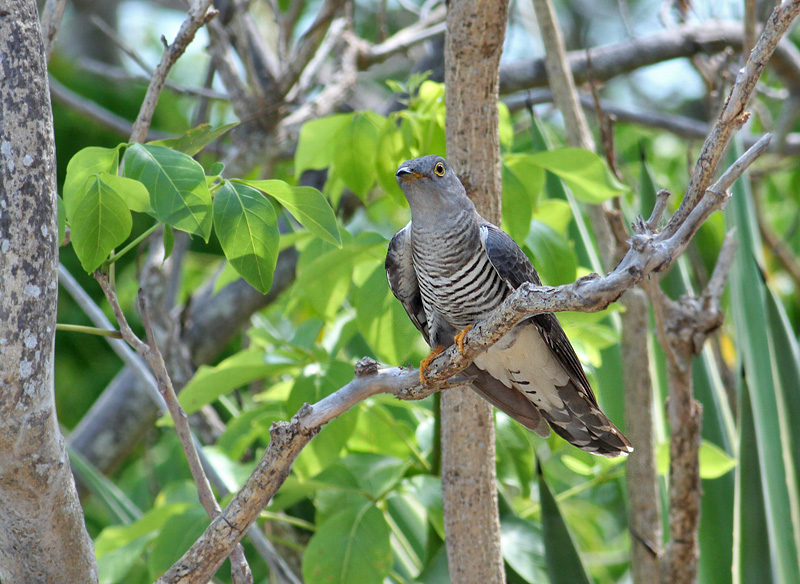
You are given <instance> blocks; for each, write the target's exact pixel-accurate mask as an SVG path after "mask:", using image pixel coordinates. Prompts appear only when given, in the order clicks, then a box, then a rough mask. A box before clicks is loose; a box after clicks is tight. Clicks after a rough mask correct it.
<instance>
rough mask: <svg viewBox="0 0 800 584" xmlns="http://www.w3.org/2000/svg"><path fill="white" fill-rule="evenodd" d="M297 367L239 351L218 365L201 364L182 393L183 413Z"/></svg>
mask: <svg viewBox="0 0 800 584" xmlns="http://www.w3.org/2000/svg"><path fill="white" fill-rule="evenodd" d="M296 366H297V365H296V364H295V363H293V362H285V363H280V362H279V363H267V362H266V361H265V360H264V353H263V352H262V351H254V350H244V351H240V352H238V353H236V354H235V355H232V356H230V357H228V358H227V359H225V360H223V361H222V362H221V363H220V364H219V365H215V366H209V365H201V366H200V368H199V369H198V370H197V373H195V375H194V377H192V379H191V380H190V381H189V383H187V384H186V387H184V388H183V391H181V393H180V396H179V401H180V402H181V405H182V406H183V409H184V410H186V413H187V414H191V413H194V412H196V411H197V410H199V409H200V408H202V407H203V406H204V405H206V404H210V403H211V402H213V401H214V400H216V399H218V398H219V397H220V396H222V395H225V394H226V393H229V392H231V391H233V390H234V389H236V388H237V387H242V386H243V385H247V384H248V383H252V382H253V381H255V380H257V379H262V378H264V377H267V376H268V375H278V374H280V373H283V372H285V371H288V370H291V369H292V368H294V367H296Z"/></svg>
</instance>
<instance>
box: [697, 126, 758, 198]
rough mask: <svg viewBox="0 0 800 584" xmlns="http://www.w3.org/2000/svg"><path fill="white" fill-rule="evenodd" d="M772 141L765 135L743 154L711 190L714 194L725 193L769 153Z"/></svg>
mask: <svg viewBox="0 0 800 584" xmlns="http://www.w3.org/2000/svg"><path fill="white" fill-rule="evenodd" d="M770 140H772V135H771V134H764V135H763V136H761V138H760V139H759V140H758V142H756V143H755V144H753V145H752V146H751V147H750V148H748V149H747V151H746V152H745V153H744V154H742V155H741V156H740V157H739V158H738V159H737V160H736V162H734V163H733V164H732V165H731V166H730V167H729V168H728V169H727V170H726V171H725V172H724V173H723V174H722V176H721V177H719V178H718V179H717V182H715V183H714V184H713V185H711V187H709V190H710V191H711V192H714V193H724V192H725V191H727V190H728V189H729V188H731V185H733V183H734V182H736V179H738V178H739V177H740V176H742V174H743V173H744V171H745V170H747V169H748V168H749V167H750V165H751V164H753V162H754V161H755V160H756V158H758V157H759V156H761V155H762V154H764V152H766V151H767V147H768V146H769V143H770Z"/></svg>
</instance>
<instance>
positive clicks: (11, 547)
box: [0, 0, 97, 584]
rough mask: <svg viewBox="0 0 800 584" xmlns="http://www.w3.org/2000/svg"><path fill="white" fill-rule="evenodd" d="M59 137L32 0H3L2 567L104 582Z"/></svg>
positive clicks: (23, 575)
mask: <svg viewBox="0 0 800 584" xmlns="http://www.w3.org/2000/svg"><path fill="white" fill-rule="evenodd" d="M55 174H56V171H55V146H54V142H53V122H52V113H51V109H50V92H49V90H48V85H47V67H46V65H45V56H44V47H43V44H42V36H41V31H40V28H39V19H38V14H37V10H36V2H35V1H34V0H25V1H16V2H13V1H10V0H0V579H2V581H3V582H4V583H5V584H13V583H17V582H20V583H22V582H26V583H27V582H81V583H85V582H86V583H88V582H96V581H97V567H96V564H95V558H94V552H93V549H92V542H91V539H89V535H88V534H87V532H86V529H85V527H84V523H83V512H82V510H81V507H80V503H79V501H78V495H77V493H76V491H75V484H74V482H73V480H72V473H71V472H70V466H69V460H68V459H67V454H66V450H65V448H64V440H63V438H62V436H61V433H60V431H59V429H58V422H57V420H56V412H55V402H54V396H53V346H54V340H55V324H56V298H57V293H58V281H57V268H58V241H57V239H58V229H57V228H56V184H55Z"/></svg>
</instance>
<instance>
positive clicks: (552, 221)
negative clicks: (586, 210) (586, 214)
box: [533, 199, 572, 238]
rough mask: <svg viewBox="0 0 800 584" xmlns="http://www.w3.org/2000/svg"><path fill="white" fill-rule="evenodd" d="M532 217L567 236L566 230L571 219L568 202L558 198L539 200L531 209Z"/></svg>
mask: <svg viewBox="0 0 800 584" xmlns="http://www.w3.org/2000/svg"><path fill="white" fill-rule="evenodd" d="M533 218H534V219H536V220H537V221H539V222H541V223H544V224H545V225H547V226H548V227H550V228H551V229H552V230H553V231H555V232H556V233H558V234H559V235H561V236H563V237H566V238H569V234H568V233H567V230H568V229H569V224H570V222H571V221H572V209H571V208H570V206H569V203H567V202H566V201H562V200H560V199H547V200H545V201H540V202H539V204H538V205H536V208H535V209H534V210H533Z"/></svg>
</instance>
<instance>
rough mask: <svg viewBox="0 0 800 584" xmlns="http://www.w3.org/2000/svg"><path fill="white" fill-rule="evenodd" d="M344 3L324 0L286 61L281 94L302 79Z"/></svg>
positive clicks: (285, 92) (280, 81)
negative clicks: (302, 74) (304, 70)
mask: <svg viewBox="0 0 800 584" xmlns="http://www.w3.org/2000/svg"><path fill="white" fill-rule="evenodd" d="M343 5H344V0H324V2H323V4H322V7H321V8H320V9H319V11H318V12H317V17H316V18H315V19H314V22H313V23H312V24H311V26H310V27H309V29H308V30H307V31H306V32H305V34H304V35H303V36H302V38H300V40H299V41H298V42H297V45H296V46H295V49H294V51H292V55H291V57H290V58H289V59H288V60H287V61H286V63H287V67H286V70H285V71H284V72H283V74H282V75H281V77H280V79H279V80H278V92H279V93H280V95H282V96H283V95H286V94H287V93H288V92H289V90H290V89H291V88H292V86H294V84H295V83H297V80H298V79H300V74H301V73H302V72H303V69H305V68H306V65H308V63H309V61H311V59H312V58H313V57H314V55H315V54H316V52H317V49H318V48H319V45H320V44H321V43H322V39H324V38H325V34H326V33H327V32H328V26H330V23H331V21H332V20H333V17H334V16H335V15H336V13H337V12H338V11H339V9H340V8H341V7H342V6H343Z"/></svg>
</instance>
